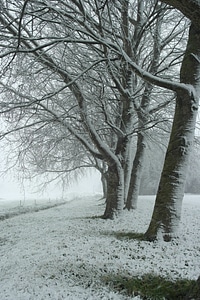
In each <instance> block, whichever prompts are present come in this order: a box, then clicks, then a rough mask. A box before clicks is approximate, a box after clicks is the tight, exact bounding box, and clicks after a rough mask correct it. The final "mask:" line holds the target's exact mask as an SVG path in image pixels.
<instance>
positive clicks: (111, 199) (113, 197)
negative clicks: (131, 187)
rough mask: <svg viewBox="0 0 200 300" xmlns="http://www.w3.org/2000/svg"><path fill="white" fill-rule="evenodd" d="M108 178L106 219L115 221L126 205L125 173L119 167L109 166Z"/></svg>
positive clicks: (104, 216)
mask: <svg viewBox="0 0 200 300" xmlns="http://www.w3.org/2000/svg"><path fill="white" fill-rule="evenodd" d="M106 177H107V198H106V208H105V212H104V215H103V218H104V219H113V218H114V217H115V216H116V215H118V214H119V213H120V212H122V210H123V205H124V173H123V169H122V168H120V167H119V166H116V164H114V165H109V166H108V171H107V174H106Z"/></svg>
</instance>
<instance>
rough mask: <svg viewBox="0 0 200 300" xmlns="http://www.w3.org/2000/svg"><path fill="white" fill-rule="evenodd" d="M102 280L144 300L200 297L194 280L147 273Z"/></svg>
mask: <svg viewBox="0 0 200 300" xmlns="http://www.w3.org/2000/svg"><path fill="white" fill-rule="evenodd" d="M104 281H106V282H107V283H108V284H110V285H111V286H113V288H114V289H116V290H118V291H119V292H122V291H123V292H126V293H127V294H128V295H135V296H136V295H139V296H140V297H142V299H146V300H147V299H149V300H186V299H187V300H188V299H197V300H198V299H200V298H199V297H198V296H199V290H198V286H197V283H196V281H195V280H187V279H182V280H176V281H170V280H168V279H165V278H162V277H161V276H154V275H151V274H147V275H144V276H142V277H141V278H137V277H133V278H128V277H123V276H122V277H120V276H115V277H112V276H111V277H107V278H104ZM186 296H187V297H186Z"/></svg>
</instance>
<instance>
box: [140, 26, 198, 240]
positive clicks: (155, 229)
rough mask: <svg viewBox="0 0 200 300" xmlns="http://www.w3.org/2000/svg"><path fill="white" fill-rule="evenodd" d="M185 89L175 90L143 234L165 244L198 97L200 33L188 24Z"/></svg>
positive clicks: (172, 232)
mask: <svg viewBox="0 0 200 300" xmlns="http://www.w3.org/2000/svg"><path fill="white" fill-rule="evenodd" d="M180 75H181V76H180V77H181V82H182V83H185V84H186V85H185V87H186V88H185V89H184V90H183V89H182V90H179V91H177V99H176V108H175V115H174V121H173V126H172V132H171V137H170V141H169V145H168V149H167V153H166V157H165V163H164V167H163V171H162V175H161V179H160V184H159V188H158V193H157V198H156V202H155V207H154V211H153V216H152V219H151V222H150V225H149V228H148V230H147V232H146V237H147V239H148V240H154V239H156V238H158V237H159V235H162V237H163V238H164V240H165V241H169V240H171V238H172V237H174V236H177V234H178V225H179V221H180V217H181V207H182V199H183V195H184V187H185V181H186V173H187V167H188V160H189V155H190V152H191V148H192V144H193V140H194V131H195V123H196V117H197V111H198V103H199V95H200V31H199V30H198V29H195V28H194V26H193V25H191V28H190V33H189V39H188V45H187V49H186V53H185V56H184V59H183V62H182V67H181V74H180Z"/></svg>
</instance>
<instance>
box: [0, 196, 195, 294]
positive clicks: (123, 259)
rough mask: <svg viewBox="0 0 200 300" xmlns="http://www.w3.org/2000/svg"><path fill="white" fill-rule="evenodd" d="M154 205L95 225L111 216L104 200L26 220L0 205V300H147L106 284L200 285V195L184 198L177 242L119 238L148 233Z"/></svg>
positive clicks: (144, 201) (148, 202) (144, 203)
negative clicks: (116, 278) (114, 279)
mask: <svg viewBox="0 0 200 300" xmlns="http://www.w3.org/2000/svg"><path fill="white" fill-rule="evenodd" d="M153 201H154V199H153V197H150V196H142V197H140V204H139V208H138V210H137V211H134V212H131V213H130V212H124V214H123V215H122V216H121V217H120V218H118V219H115V220H112V221H111V220H107V221H106V220H102V219H98V218H91V217H93V216H96V215H101V214H102V213H103V210H104V206H103V205H100V204H102V202H101V201H98V197H97V196H96V197H95V196H94V197H91V196H88V197H82V198H79V199H75V200H73V201H69V202H67V203H66V204H63V205H60V206H55V207H52V208H50V209H46V210H40V211H35V208H36V207H37V208H39V206H40V203H32V204H30V203H29V205H28V207H29V209H28V210H27V212H26V213H25V211H23V213H22V214H19V212H20V211H19V210H20V209H21V211H22V210H23V207H21V208H19V203H18V204H17V203H16V202H15V203H14V202H13V203H12V204H11V202H5V201H3V200H0V216H1V221H0V225H1V230H0V255H1V261H0V300H61V299H68V300H78V299H79V300H86V299H87V300H99V299H102V300H109V299H110V300H111V299H113V300H118V299H121V300H123V299H124V300H125V299H127V300H128V299H140V298H139V297H134V296H133V297H132V298H131V297H128V296H126V295H125V294H124V295H123V294H118V293H117V291H114V290H112V288H111V287H109V286H107V285H106V284H105V282H104V280H103V278H105V277H106V276H110V275H116V274H119V275H125V276H127V275H128V276H132V275H134V276H135V275H138V276H139V275H142V274H147V273H154V274H155V275H158V274H160V275H162V276H165V277H169V278H174V279H176V278H189V279H197V277H198V276H199V275H200V234H199V233H200V222H199V219H200V196H193V195H187V196H185V198H184V205H183V214H182V221H181V228H180V231H181V237H180V238H179V239H178V240H176V241H172V242H170V243H165V242H154V243H149V242H144V241H136V240H127V239H122V240H119V239H117V238H116V236H115V233H117V232H130V231H132V230H133V231H135V232H144V231H145V230H146V228H147V226H148V224H149V221H150V217H151V213H152V208H153ZM16 204H17V205H16ZM20 204H22V203H20ZM50 204H53V203H46V202H45V203H41V206H40V207H41V208H44V206H48V205H50ZM31 206H32V209H31ZM37 210H38V209H37ZM14 211H15V212H17V214H18V215H17V216H14ZM11 212H12V213H11ZM9 213H11V215H12V217H11V218H8V217H9ZM5 215H6V218H4V219H3V216H5Z"/></svg>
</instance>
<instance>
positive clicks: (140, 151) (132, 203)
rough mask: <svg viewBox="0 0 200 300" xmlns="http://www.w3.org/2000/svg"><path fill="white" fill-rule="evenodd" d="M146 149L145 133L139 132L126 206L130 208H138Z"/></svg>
mask: <svg viewBox="0 0 200 300" xmlns="http://www.w3.org/2000/svg"><path fill="white" fill-rule="evenodd" d="M145 149H146V142H145V134H144V133H138V139H137V149H136V153H135V158H134V161H133V168H132V172H131V180H130V185H129V191H128V197H127V201H126V205H125V208H126V209H128V210H131V209H136V208H137V201H138V195H139V191H140V183H141V177H142V171H143V166H144V156H145Z"/></svg>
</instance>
